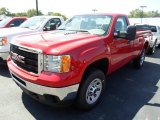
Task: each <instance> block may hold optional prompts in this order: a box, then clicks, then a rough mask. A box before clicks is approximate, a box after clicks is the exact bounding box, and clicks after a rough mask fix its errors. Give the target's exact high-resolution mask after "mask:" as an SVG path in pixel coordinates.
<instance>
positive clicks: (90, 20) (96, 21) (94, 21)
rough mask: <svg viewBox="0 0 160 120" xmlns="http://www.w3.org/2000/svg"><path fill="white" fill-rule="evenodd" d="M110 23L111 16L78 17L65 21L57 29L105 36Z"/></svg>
mask: <svg viewBox="0 0 160 120" xmlns="http://www.w3.org/2000/svg"><path fill="white" fill-rule="evenodd" d="M110 22H111V16H103V15H94V16H93V15H79V16H75V17H73V18H71V19H69V20H67V21H66V22H65V23H64V24H62V25H61V26H60V27H59V28H58V29H65V30H71V31H80V32H89V33H91V34H96V35H105V34H107V32H108V29H109V26H110Z"/></svg>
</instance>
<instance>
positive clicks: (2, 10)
mask: <svg viewBox="0 0 160 120" xmlns="http://www.w3.org/2000/svg"><path fill="white" fill-rule="evenodd" d="M0 15H7V16H10V15H11V12H10V11H9V10H8V8H5V7H2V8H0Z"/></svg>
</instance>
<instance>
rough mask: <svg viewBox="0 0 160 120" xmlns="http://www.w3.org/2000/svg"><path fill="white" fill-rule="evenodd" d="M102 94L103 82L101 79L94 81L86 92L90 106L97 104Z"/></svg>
mask: <svg viewBox="0 0 160 120" xmlns="http://www.w3.org/2000/svg"><path fill="white" fill-rule="evenodd" d="M101 92H102V81H101V80H100V79H99V78H96V79H94V80H93V81H92V82H91V83H90V84H89V86H88V88H87V92H86V101H87V103H88V104H93V103H95V102H96V101H97V100H98V98H99V96H100V94H101Z"/></svg>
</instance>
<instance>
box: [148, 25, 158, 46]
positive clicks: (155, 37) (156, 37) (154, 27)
mask: <svg viewBox="0 0 160 120" xmlns="http://www.w3.org/2000/svg"><path fill="white" fill-rule="evenodd" d="M150 28H151V31H152V33H153V39H155V40H156V41H157V43H156V46H158V47H159V48H160V26H157V25H150Z"/></svg>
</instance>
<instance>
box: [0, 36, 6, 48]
mask: <svg viewBox="0 0 160 120" xmlns="http://www.w3.org/2000/svg"><path fill="white" fill-rule="evenodd" d="M6 44H7V38H6V37H1V38H0V46H4V45H6Z"/></svg>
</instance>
